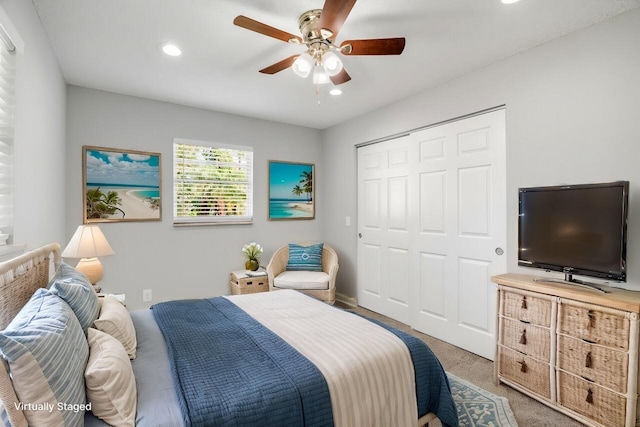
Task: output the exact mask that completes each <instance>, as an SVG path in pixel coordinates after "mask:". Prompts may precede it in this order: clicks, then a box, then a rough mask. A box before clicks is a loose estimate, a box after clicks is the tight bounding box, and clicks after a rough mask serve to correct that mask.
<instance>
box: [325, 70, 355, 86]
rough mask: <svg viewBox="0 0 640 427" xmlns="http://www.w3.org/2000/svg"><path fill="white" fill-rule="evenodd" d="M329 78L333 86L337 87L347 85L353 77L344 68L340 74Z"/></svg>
mask: <svg viewBox="0 0 640 427" xmlns="http://www.w3.org/2000/svg"><path fill="white" fill-rule="evenodd" d="M329 78H330V79H331V81H332V82H333V84H334V85H336V86H338V85H341V84H342V83H346V82H348V81H349V80H351V76H350V75H349V73H347V72H346V71H345V70H344V68H343V69H342V71H340V72H339V73H338V74H336V75H335V76H333V77H329Z"/></svg>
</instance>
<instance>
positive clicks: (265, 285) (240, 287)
mask: <svg viewBox="0 0 640 427" xmlns="http://www.w3.org/2000/svg"><path fill="white" fill-rule="evenodd" d="M251 273H264V275H261V276H249V274H251ZM230 286H231V295H244V294H255V293H256V292H268V291H269V278H268V276H267V272H266V270H263V269H260V270H258V271H256V272H252V271H248V270H236V271H232V272H231V283H230Z"/></svg>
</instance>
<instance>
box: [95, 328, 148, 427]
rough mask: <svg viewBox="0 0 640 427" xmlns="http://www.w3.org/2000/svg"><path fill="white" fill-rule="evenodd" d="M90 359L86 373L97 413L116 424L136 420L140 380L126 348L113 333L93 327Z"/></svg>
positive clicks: (127, 424)
mask: <svg viewBox="0 0 640 427" xmlns="http://www.w3.org/2000/svg"><path fill="white" fill-rule="evenodd" d="M87 340H88V341H89V362H88V363H87V369H86V371H85V374H84V379H85V384H86V387H87V400H88V401H89V403H90V404H91V411H92V412H93V414H94V415H95V416H96V417H98V418H101V419H102V420H104V421H106V422H107V423H109V424H111V425H114V426H134V425H135V423H136V407H137V392H136V380H135V377H134V376H133V369H132V368H131V362H130V361H129V356H128V355H127V352H126V351H125V349H124V347H123V346H122V344H121V343H120V341H118V340H117V339H115V338H114V337H112V336H111V335H108V334H105V333H104V332H100V331H99V330H97V329H93V328H89V330H88V331H87Z"/></svg>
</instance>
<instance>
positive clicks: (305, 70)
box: [291, 53, 314, 79]
mask: <svg viewBox="0 0 640 427" xmlns="http://www.w3.org/2000/svg"><path fill="white" fill-rule="evenodd" d="M313 65H314V60H313V58H312V57H311V55H309V54H308V53H303V54H302V55H300V56H298V57H297V58H296V60H295V61H294V62H293V65H292V66H291V68H292V69H293V72H294V73H296V75H297V76H299V77H302V78H303V79H304V78H306V77H307V76H309V74H310V73H311V70H312V69H313Z"/></svg>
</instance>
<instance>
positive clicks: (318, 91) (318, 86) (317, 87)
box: [315, 84, 320, 106]
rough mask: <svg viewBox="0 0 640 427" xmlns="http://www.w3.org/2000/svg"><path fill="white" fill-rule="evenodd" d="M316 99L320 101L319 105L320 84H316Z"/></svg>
mask: <svg viewBox="0 0 640 427" xmlns="http://www.w3.org/2000/svg"><path fill="white" fill-rule="evenodd" d="M315 92H316V100H317V102H318V106H320V84H316V90H315Z"/></svg>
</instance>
